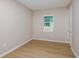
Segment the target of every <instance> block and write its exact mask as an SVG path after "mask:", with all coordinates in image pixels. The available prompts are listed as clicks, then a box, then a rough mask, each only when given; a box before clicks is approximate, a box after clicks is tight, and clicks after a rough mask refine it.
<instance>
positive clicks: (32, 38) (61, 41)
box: [32, 38, 70, 44]
mask: <svg viewBox="0 0 79 59" xmlns="http://www.w3.org/2000/svg"><path fill="white" fill-rule="evenodd" d="M32 39H33V40H43V41H51V42H59V43H68V44H70V42H67V41H57V40H48V39H41V38H32Z"/></svg>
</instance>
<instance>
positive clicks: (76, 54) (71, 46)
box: [71, 46, 79, 58]
mask: <svg viewBox="0 0 79 59" xmlns="http://www.w3.org/2000/svg"><path fill="white" fill-rule="evenodd" d="M71 50H72V52H73V54H74V55H75V57H76V58H79V57H78V55H77V54H76V52H75V50H74V49H73V48H72V46H71Z"/></svg>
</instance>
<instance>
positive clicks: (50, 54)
mask: <svg viewBox="0 0 79 59" xmlns="http://www.w3.org/2000/svg"><path fill="white" fill-rule="evenodd" d="M73 57H74V55H73V53H72V51H71V49H70V46H69V44H65V43H56V42H48V41H40V40H32V41H30V42H29V43H27V44H25V45H24V46H22V47H20V48H18V49H16V50H15V51H13V52H11V53H9V54H7V55H5V56H4V57H3V58H73Z"/></svg>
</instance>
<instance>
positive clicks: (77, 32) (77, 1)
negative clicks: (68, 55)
mask: <svg viewBox="0 0 79 59" xmlns="http://www.w3.org/2000/svg"><path fill="white" fill-rule="evenodd" d="M72 6H73V8H72V24H73V26H72V29H73V36H72V48H73V50H74V53H75V55H76V57H79V0H73V4H72Z"/></svg>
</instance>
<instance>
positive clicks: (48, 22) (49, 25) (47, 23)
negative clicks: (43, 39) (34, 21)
mask: <svg viewBox="0 0 79 59" xmlns="http://www.w3.org/2000/svg"><path fill="white" fill-rule="evenodd" d="M53 25H54V18H53V16H44V32H53Z"/></svg>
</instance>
